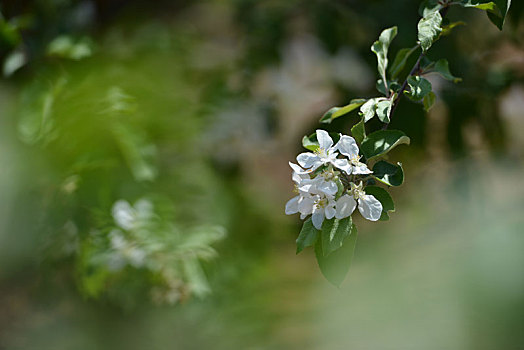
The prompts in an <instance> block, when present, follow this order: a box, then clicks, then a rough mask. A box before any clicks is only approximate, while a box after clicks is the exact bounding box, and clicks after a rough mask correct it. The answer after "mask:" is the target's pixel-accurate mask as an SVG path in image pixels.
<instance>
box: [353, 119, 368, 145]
mask: <svg viewBox="0 0 524 350" xmlns="http://www.w3.org/2000/svg"><path fill="white" fill-rule="evenodd" d="M351 135H353V138H354V139H355V141H357V143H358V144H361V143H362V141H364V139H365V138H366V127H365V124H364V119H361V120H360V121H359V122H358V123H356V124H355V125H353V127H352V128H351Z"/></svg>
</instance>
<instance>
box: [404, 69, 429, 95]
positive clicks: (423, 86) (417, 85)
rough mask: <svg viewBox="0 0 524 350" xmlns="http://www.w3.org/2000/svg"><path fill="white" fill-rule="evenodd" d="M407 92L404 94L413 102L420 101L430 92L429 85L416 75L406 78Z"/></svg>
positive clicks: (425, 80)
mask: <svg viewBox="0 0 524 350" xmlns="http://www.w3.org/2000/svg"><path fill="white" fill-rule="evenodd" d="M408 85H409V91H405V92H404V93H405V94H406V95H407V96H409V98H411V99H412V100H414V101H420V100H422V99H423V98H424V96H426V95H427V94H429V93H430V92H431V83H430V82H429V81H428V80H427V79H425V78H422V77H420V76H418V75H416V76H410V77H409V78H408Z"/></svg>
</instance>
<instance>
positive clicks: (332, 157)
mask: <svg viewBox="0 0 524 350" xmlns="http://www.w3.org/2000/svg"><path fill="white" fill-rule="evenodd" d="M317 141H318V146H319V147H318V149H317V150H316V151H315V152H314V153H312V152H304V153H300V154H299V155H298V156H297V162H298V164H300V166H301V167H302V168H304V169H307V170H308V171H309V172H312V171H315V170H316V169H317V168H318V167H320V166H322V165H327V164H332V165H333V166H335V167H337V168H341V167H344V166H346V164H347V161H346V160H344V159H337V156H338V153H337V150H336V148H335V147H333V139H332V138H331V136H329V134H328V133H327V131H325V130H317Z"/></svg>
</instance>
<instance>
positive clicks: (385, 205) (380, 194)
mask: <svg viewBox="0 0 524 350" xmlns="http://www.w3.org/2000/svg"><path fill="white" fill-rule="evenodd" d="M364 191H365V192H366V194H370V195H372V196H373V197H375V198H376V199H377V200H378V201H379V202H380V203H381V204H382V214H381V215H380V219H379V220H381V221H386V220H389V215H388V212H389V211H390V212H394V211H395V203H394V202H393V198H391V196H390V195H389V193H388V191H386V190H385V189H383V188H382V187H378V186H367V187H366V188H364Z"/></svg>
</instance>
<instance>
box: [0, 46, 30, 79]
mask: <svg viewBox="0 0 524 350" xmlns="http://www.w3.org/2000/svg"><path fill="white" fill-rule="evenodd" d="M26 63H27V55H26V54H25V52H23V51H22V50H15V51H13V52H11V53H10V54H9V55H7V57H6V58H5V60H4V66H3V73H4V77H8V76H10V75H11V74H13V73H14V72H16V71H17V70H19V69H20V68H22V67H23V66H24V65H25V64H26Z"/></svg>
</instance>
